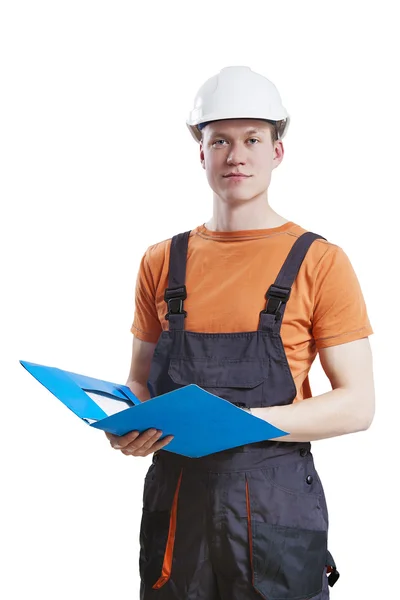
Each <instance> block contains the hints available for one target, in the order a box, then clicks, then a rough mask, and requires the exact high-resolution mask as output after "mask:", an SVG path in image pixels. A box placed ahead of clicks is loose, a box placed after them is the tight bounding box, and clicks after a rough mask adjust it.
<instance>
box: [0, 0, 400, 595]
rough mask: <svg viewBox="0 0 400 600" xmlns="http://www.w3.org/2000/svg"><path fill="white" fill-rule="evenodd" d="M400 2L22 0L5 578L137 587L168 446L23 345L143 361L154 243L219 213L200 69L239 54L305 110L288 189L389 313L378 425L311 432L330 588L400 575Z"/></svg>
mask: <svg viewBox="0 0 400 600" xmlns="http://www.w3.org/2000/svg"><path fill="white" fill-rule="evenodd" d="M395 10H397V9H396V3H394V2H393V3H392V2H390V1H386V2H384V1H381V2H379V3H378V2H376V3H372V2H371V3H368V2H353V3H350V2H348V3H346V7H345V4H344V3H338V2H331V3H327V2H282V1H281V2H279V3H277V2H266V1H265V0H263V1H261V0H260V1H259V2H252V1H250V0H247V2H245V3H243V2H234V1H232V0H231V1H230V2H222V1H220V2H192V1H187V2H182V3H179V2H176V3H170V2H151V3H148V4H146V5H143V6H140V5H139V4H137V3H134V2H132V1H131V2H127V1H125V2H123V1H117V0H113V1H112V2H111V1H108V2H106V1H99V0H97V1H96V2H95V1H89V0H79V1H75V0H69V1H68V2H66V1H60V0H58V1H57V2H54V1H48V2H45V1H41V0H36V1H35V2H22V1H18V0H9V1H3V2H2V4H1V14H0V53H1V59H0V60H1V71H0V85H1V88H2V89H1V94H0V103H1V110H0V120H1V133H0V144H1V157H0V158H1V160H0V168H1V182H0V183H1V223H0V225H1V240H0V242H1V296H0V302H1V311H0V318H1V333H0V340H1V367H0V368H1V386H2V387H1V391H2V393H1V423H2V431H1V436H0V444H1V448H0V451H1V482H0V486H1V494H0V502H1V533H0V539H1V542H0V543H1V562H0V564H1V577H0V596H1V597H2V598H6V599H7V600H16V599H18V600H22V599H25V598H28V597H29V598H36V597H38V598H39V597H40V598H41V600H47V599H49V600H50V599H51V600H53V599H54V598H57V600H64V599H65V600H67V599H69V598H71V597H74V598H77V599H78V600H79V599H86V598H93V599H94V598H95V599H96V600H100V599H103V598H104V599H109V598H110V597H113V598H138V589H139V577H138V564H137V563H138V532H139V524H140V516H141V499H142V481H143V476H144V474H145V472H146V471H147V468H148V466H149V464H150V460H151V459H150V457H147V458H146V459H140V458H133V457H125V456H124V455H122V454H121V453H119V452H117V451H115V450H112V449H111V447H110V445H109V443H108V441H107V440H106V438H105V436H104V434H103V433H102V432H100V431H97V430H89V427H88V426H87V425H86V424H85V423H84V422H80V421H79V420H78V419H77V417H76V416H75V415H74V414H73V413H72V412H70V411H69V410H68V409H66V408H65V407H64V406H63V405H62V403H61V402H59V401H57V400H56V399H55V398H54V397H53V396H52V395H51V394H50V393H49V392H48V391H47V390H46V389H45V388H43V387H42V386H41V385H39V384H38V383H37V382H36V381H35V380H34V379H33V378H32V377H31V376H30V375H29V374H28V373H27V372H26V371H25V370H24V369H23V368H22V367H21V366H20V365H19V362H18V361H19V360H20V359H22V360H28V361H32V362H37V363H41V364H47V365H51V366H58V367H60V368H64V369H67V370H71V371H75V372H78V373H84V374H87V375H91V376H93V377H99V378H102V379H108V380H110V381H116V382H121V383H124V382H125V381H126V378H127V375H128V369H129V363H130V350H131V340H132V335H131V333H130V326H131V323H132V320H133V311H134V286H135V281H136V275H137V270H138V267H139V262H140V259H141V257H142V255H143V253H144V251H145V250H146V248H147V247H148V246H149V245H151V244H154V243H156V242H158V241H161V240H164V239H166V238H169V237H171V236H172V235H174V234H175V233H179V232H181V231H186V230H188V229H192V228H194V227H196V226H197V225H199V224H201V223H204V222H205V221H207V220H208V219H209V218H210V216H211V211H212V201H211V200H212V196H211V190H210V189H209V187H208V184H207V181H206V177H205V172H204V171H203V169H202V168H201V167H200V162H199V157H198V146H197V144H196V143H195V142H194V140H193V139H192V138H191V136H190V134H189V132H188V130H187V128H186V124H185V119H186V117H187V115H188V113H189V111H190V110H191V108H192V102H193V99H194V96H195V93H196V91H197V89H198V88H199V87H200V85H201V84H202V83H203V82H204V81H205V80H206V79H207V78H208V77H210V76H212V75H214V74H215V73H217V72H218V71H219V70H220V69H221V68H222V67H224V66H228V65H235V64H237V65H248V66H251V67H252V69H253V70H255V71H257V72H260V73H262V74H264V75H266V76H267V77H268V78H269V79H271V80H272V81H273V82H274V83H275V84H276V86H277V87H278V89H279V91H280V94H281V96H282V100H283V103H284V105H285V106H286V108H287V109H288V111H289V113H290V115H291V118H292V122H291V125H290V128H289V132H288V136H287V138H285V139H284V147H285V157H284V161H283V163H282V164H281V165H280V167H279V168H278V169H277V170H276V171H274V172H273V176H272V183H271V186H270V189H269V200H270V204H271V206H272V207H273V208H274V209H275V210H276V211H277V212H278V213H280V214H281V215H283V216H284V217H285V218H287V219H290V220H293V221H295V222H297V223H299V224H301V225H302V226H303V227H305V228H307V229H309V230H312V231H316V232H317V233H320V234H321V235H323V236H324V237H326V238H327V239H328V240H330V241H332V242H333V243H335V244H338V245H340V246H341V247H342V248H343V249H344V250H345V251H346V253H347V254H348V256H349V257H350V259H351V262H352V264H353V266H354V268H355V270H356V273H357V275H358V277H359V280H360V283H361V286H362V289H363V292H364V296H365V300H366V303H367V307H368V313H369V316H370V319H371V323H372V326H373V328H374V332H375V333H374V335H373V336H371V338H370V341H371V345H372V349H373V354H374V372H375V381H376V403H377V408H376V416H375V420H374V423H373V425H372V427H371V428H370V429H369V430H368V431H366V432H363V433H359V434H353V435H348V436H342V437H339V438H335V439H330V440H324V441H320V442H314V443H313V451H314V457H315V462H316V466H317V469H318V470H319V473H320V476H321V478H322V480H323V483H324V487H325V491H326V495H327V498H328V505H329V511H330V549H331V551H332V553H333V555H334V556H335V558H336V561H337V564H338V568H339V570H340V572H341V573H342V577H341V580H340V581H339V583H338V584H337V585H336V586H335V588H333V589H332V591H331V594H332V598H335V599H337V600H339V599H340V600H353V599H354V598H360V599H361V598H362V599H363V600H365V599H370V598H371V599H372V598H374V599H376V598H393V597H395V596H396V588H397V582H396V576H397V573H398V551H397V540H398V536H399V526H398V502H397V501H396V497H395V492H394V488H395V486H396V485H397V477H398V473H399V467H398V456H399V451H398V443H397V441H396V439H398V433H397V432H398V420H399V408H398V402H399V392H398V377H397V376H398V353H397V349H398V340H399V334H400V331H399V325H398V294H397V291H398V256H399V253H398V247H397V235H398V231H397V230H398V223H397V222H396V215H397V209H398V206H397V204H398V201H399V185H398V173H399V169H398V161H399V133H400V132H399V119H398V106H399V101H400V95H399V91H398V64H397V59H396V58H395V57H396V56H398V55H399V51H400V47H399V42H398V28H397V24H396V19H395ZM343 293H346V290H343ZM311 385H312V389H313V393H314V395H317V394H320V393H324V392H325V391H328V390H329V389H330V386H329V381H328V380H327V378H326V377H325V375H324V374H323V371H322V370H321V367H320V364H319V362H318V360H317V361H316V363H315V364H314V366H313V368H312V371H311Z"/></svg>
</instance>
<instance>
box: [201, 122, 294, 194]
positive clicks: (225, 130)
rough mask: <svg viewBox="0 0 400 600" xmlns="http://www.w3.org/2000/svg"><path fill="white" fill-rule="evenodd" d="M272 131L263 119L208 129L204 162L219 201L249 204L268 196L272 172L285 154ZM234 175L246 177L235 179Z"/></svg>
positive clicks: (205, 135)
mask: <svg viewBox="0 0 400 600" xmlns="http://www.w3.org/2000/svg"><path fill="white" fill-rule="evenodd" d="M271 127H272V125H271V124H269V123H267V122H265V121H262V120H260V119H229V120H221V121H213V122H212V123H209V124H208V125H206V126H205V128H204V129H203V132H202V133H203V140H202V141H201V142H200V160H201V164H202V166H203V168H204V169H205V170H206V174H207V179H208V183H209V185H210V187H211V189H212V190H213V192H214V194H216V195H217V196H218V197H219V198H221V199H222V200H225V201H227V202H228V201H229V202H235V201H236V202H245V201H248V200H251V199H253V198H255V197H257V196H260V195H262V194H265V193H266V190H267V189H268V187H269V184H270V181H271V173H272V170H273V169H275V168H276V167H277V166H278V165H279V164H280V163H281V162H282V159H283V154H284V150H283V145H282V142H281V141H280V140H278V141H276V142H274V143H272V141H271V129H270V128H271ZM231 173H241V174H243V175H245V176H246V177H232V176H229V175H230V174H231Z"/></svg>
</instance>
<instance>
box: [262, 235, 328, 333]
mask: <svg viewBox="0 0 400 600" xmlns="http://www.w3.org/2000/svg"><path fill="white" fill-rule="evenodd" d="M317 239H322V240H325V238H324V237H322V235H318V234H317V233H312V232H311V231H307V232H306V233H303V234H302V235H301V236H300V237H299V238H297V240H296V241H295V243H294V244H293V246H292V247H291V249H290V252H289V254H288V255H287V257H286V260H285V262H284V263H283V265H282V268H281V270H280V271H279V273H278V276H277V278H276V280H275V282H274V283H273V284H272V285H271V286H270V287H269V289H268V291H267V293H266V294H265V297H266V299H267V305H266V307H265V309H264V310H262V311H261V312H260V325H259V329H262V330H264V331H266V330H268V331H275V332H279V331H280V328H281V325H282V319H283V315H284V312H285V309H286V303H287V301H288V300H289V297H290V292H291V289H292V285H293V282H294V280H295V279H296V276H297V273H298V272H299V269H300V267H301V265H302V262H303V260H304V258H305V256H306V254H307V252H308V249H309V248H310V246H311V244H312V243H313V242H314V241H315V240H317Z"/></svg>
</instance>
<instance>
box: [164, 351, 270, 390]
mask: <svg viewBox="0 0 400 600" xmlns="http://www.w3.org/2000/svg"><path fill="white" fill-rule="evenodd" d="M268 373H269V360H268V359H267V360H261V359H246V360H234V359H224V360H218V359H213V358H171V360H170V363H169V368H168V375H169V376H170V377H171V379H172V380H173V381H174V382H175V383H178V384H180V385H189V384H191V383H195V384H196V385H198V386H201V387H203V386H205V387H213V388H220V387H222V388H225V387H237V388H254V387H256V386H258V385H260V384H261V383H263V382H264V381H265V380H266V379H267V378H268Z"/></svg>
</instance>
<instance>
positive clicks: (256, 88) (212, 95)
mask: <svg viewBox="0 0 400 600" xmlns="http://www.w3.org/2000/svg"><path fill="white" fill-rule="evenodd" d="M246 118H247V119H263V120H266V121H272V122H274V123H276V121H282V123H281V124H280V127H278V128H277V130H278V137H279V139H282V138H283V137H284V135H285V134H286V133H287V130H288V127H289V122H290V117H289V115H288V113H287V111H286V109H285V108H284V107H283V106H282V101H281V97H280V95H279V92H278V90H277V89H276V87H275V85H274V84H273V83H272V81H270V80H269V79H267V78H266V77H264V76H263V75H259V74H258V73H255V72H254V71H252V70H251V69H250V67H225V68H224V69H221V71H220V72H219V73H218V75H214V76H213V77H210V79H207V81H206V82H205V83H204V84H203V85H202V86H201V88H200V89H199V91H198V92H197V94H196V97H195V101H194V108H193V110H192V111H191V112H190V115H189V117H188V119H187V121H186V124H187V126H188V128H189V130H190V132H191V134H192V136H193V137H194V139H195V140H196V141H197V142H200V140H201V131H200V128H199V125H200V126H201V125H202V124H203V125H204V124H205V123H209V122H210V121H220V120H221V119H246Z"/></svg>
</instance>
